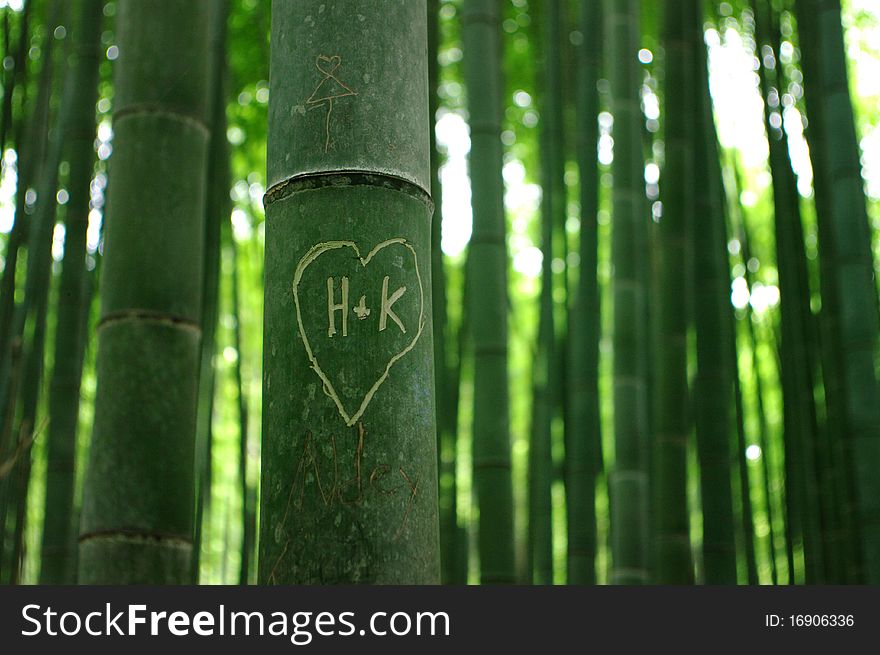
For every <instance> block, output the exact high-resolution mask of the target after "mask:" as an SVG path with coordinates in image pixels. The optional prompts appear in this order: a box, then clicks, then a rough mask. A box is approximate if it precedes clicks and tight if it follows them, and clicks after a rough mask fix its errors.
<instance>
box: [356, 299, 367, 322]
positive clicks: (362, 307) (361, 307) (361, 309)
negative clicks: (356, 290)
mask: <svg viewBox="0 0 880 655" xmlns="http://www.w3.org/2000/svg"><path fill="white" fill-rule="evenodd" d="M352 310H353V311H354V313H355V316H357V317H358V320H359V321H363V320H364V319H365V318H366V317H367V316H369V315H370V309H369V308H368V307H367V297H366V296H361V299H360V302H359V303H358V304H357V306H356V307H353V308H352Z"/></svg>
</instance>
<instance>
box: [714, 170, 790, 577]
mask: <svg viewBox="0 0 880 655" xmlns="http://www.w3.org/2000/svg"><path fill="white" fill-rule="evenodd" d="M728 164H729V165H728V169H727V170H728V172H730V173H731V174H732V177H733V181H732V191H731V193H729V194H728V195H727V198H728V204H729V207H730V233H731V234H732V235H735V237H736V240H737V242H738V243H739V245H740V259H741V260H742V263H743V275H744V279H745V280H746V287H747V289H748V291H749V294H751V291H752V281H753V280H752V273H751V270H750V269H749V268H748V262H749V260H750V259H751V250H750V242H749V238H748V236H747V226H746V215H745V209H744V207H743V206H742V203H741V202H740V200H739V198H740V193H741V190H742V183H741V179H740V172H739V163H738V161H737V159H736V156H735V155H734V156H733V157H732V161H729V162H728ZM745 311H746V315H745V317H744V318H743V319H742V320H741V321H737V323H738V324H743V325H745V330H746V332H745V335H746V343H747V346H748V350H749V353H750V358H751V359H750V361H751V369H752V380H753V383H754V403H755V410H754V411H755V414H756V415H757V417H756V418H757V422H758V439H757V445H758V447H759V448H760V450H761V488H762V493H763V500H764V510H765V512H766V514H767V525H768V528H769V529H768V535H767V537H768V539H767V541H768V545H767V548H768V551H769V552H768V558H769V560H770V581H771V583H772V584H774V585H776V584H778V582H779V573H778V567H777V563H776V537H775V529H774V525H775V519H774V517H775V515H776V510H775V509H774V507H773V501H774V498H773V494H772V492H771V486H772V485H771V469H772V470H775V469H774V468H773V466H771V464H770V459H771V455H770V450H769V447H770V446H769V437H768V433H769V427H768V425H767V415H766V412H765V411H764V384H763V381H762V375H761V367H760V364H759V357H758V353H757V345H758V341H757V336H756V334H755V326H754V313H753V311H752V307H751V304H748V305H746V308H745ZM734 331H735V332H742V330H738V329H737V328H736V327H735V328H734ZM736 352H737V353H738V352H739V350H738V349H737V350H736ZM737 357H738V355H737ZM737 363H738V362H737ZM739 380H740V376H739V373H737V377H736V381H737V382H739ZM739 393H740V394H742V392H741V391H740V392H739ZM741 400H742V399H741ZM744 411H745V409H744V408H743V412H744ZM756 547H757V546H756Z"/></svg>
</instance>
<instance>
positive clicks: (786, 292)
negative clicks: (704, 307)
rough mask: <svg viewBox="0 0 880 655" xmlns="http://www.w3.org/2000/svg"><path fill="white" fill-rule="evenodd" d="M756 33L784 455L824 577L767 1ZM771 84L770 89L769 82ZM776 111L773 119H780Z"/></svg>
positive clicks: (803, 329) (799, 258) (817, 572)
mask: <svg viewBox="0 0 880 655" xmlns="http://www.w3.org/2000/svg"><path fill="white" fill-rule="evenodd" d="M756 8H757V14H758V15H757V16H756V37H757V39H758V43H759V45H760V46H762V47H764V48H766V49H767V52H766V53H765V56H764V57H762V59H763V66H762V68H761V69H760V70H759V75H760V81H761V88H762V91H763V94H764V98H765V103H764V108H765V111H764V117H765V122H766V129H767V135H768V144H769V148H770V159H769V163H770V170H771V173H772V178H773V202H774V214H775V227H776V249H777V268H778V271H779V287H780V291H781V294H780V295H781V302H780V330H781V333H782V341H781V344H780V355H781V359H782V366H783V369H784V370H783V371H782V391H783V404H784V411H785V414H786V416H785V418H784V422H785V426H786V458H787V459H791V460H793V462H794V464H793V465H794V466H797V467H798V471H797V475H796V477H795V479H794V480H793V482H795V483H796V484H798V486H799V487H800V492H799V494H800V495H802V499H803V502H802V503H801V506H800V510H801V522H802V531H803V540H804V557H805V564H806V571H805V573H806V581H807V582H808V583H811V582H822V581H823V580H824V564H823V561H824V557H825V554H824V552H823V548H824V544H823V531H822V526H821V517H820V509H821V504H820V503H821V501H822V497H821V495H820V493H819V486H818V480H817V479H816V470H817V465H816V456H817V453H816V448H817V446H816V443H817V440H818V435H817V423H816V421H817V419H816V408H815V404H814V400H813V379H814V375H813V362H812V359H813V358H812V357H811V352H812V348H811V346H810V344H809V323H808V321H809V320H811V318H812V316H811V313H810V309H809V288H808V286H807V273H806V255H805V253H804V245H803V228H802V224H801V216H800V210H799V206H798V194H797V187H796V180H795V178H794V173H793V171H792V168H791V162H790V160H789V155H788V140H787V137H786V134H785V131H784V130H782V129H781V128H780V127H775V126H774V124H773V120H774V107H773V102H774V100H773V98H774V95H775V98H777V99H778V98H779V95H780V92H779V91H778V90H777V89H778V88H779V87H780V84H779V81H780V80H781V79H782V78H781V75H779V74H778V72H777V69H776V65H775V53H776V52H778V50H776V49H775V48H774V46H776V47H777V48H778V44H775V43H773V40H772V39H771V37H770V36H769V35H770V34H774V33H775V29H774V28H773V27H772V26H771V21H772V14H771V11H770V6H769V3H768V2H767V1H766V0H762V1H761V2H758V3H757V7H756ZM773 83H776V86H775V87H772V86H771V85H772V84H773ZM780 116H781V115H780V114H778V113H777V114H776V118H780Z"/></svg>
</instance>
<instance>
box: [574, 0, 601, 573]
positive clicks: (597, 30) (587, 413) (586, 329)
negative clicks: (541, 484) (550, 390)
mask: <svg viewBox="0 0 880 655" xmlns="http://www.w3.org/2000/svg"><path fill="white" fill-rule="evenodd" d="M580 30H581V33H582V34H584V35H585V39H584V43H583V44H582V45H581V47H580V52H579V54H578V64H579V65H578V71H579V75H578V77H577V136H578V140H577V156H578V169H579V171H580V205H581V211H580V216H581V225H580V251H579V254H580V279H579V280H578V286H577V293H576V295H575V298H574V303H573V305H572V309H571V313H570V316H569V328H568V345H569V353H570V362H569V366H568V368H567V373H568V380H567V385H566V387H567V390H568V406H569V408H570V412H569V425H570V427H569V430H568V433H569V435H570V438H569V440H568V443H567V444H566V452H565V470H566V483H565V488H566V500H567V506H566V516H567V522H568V583H569V584H595V582H596V478H597V477H598V475H599V474H600V473H601V457H600V454H599V450H600V442H601V429H600V421H599V419H600V415H599V338H600V304H599V280H598V255H599V231H598V222H597V214H598V211H599V168H598V162H597V158H596V148H597V146H598V140H599V134H598V124H597V121H598V115H599V93H598V90H597V84H598V81H599V77H600V74H601V58H602V52H601V49H602V40H601V37H600V35H601V34H602V3H601V2H600V1H599V0H587V1H586V2H583V3H582V4H581V14H580ZM586 35H589V36H586Z"/></svg>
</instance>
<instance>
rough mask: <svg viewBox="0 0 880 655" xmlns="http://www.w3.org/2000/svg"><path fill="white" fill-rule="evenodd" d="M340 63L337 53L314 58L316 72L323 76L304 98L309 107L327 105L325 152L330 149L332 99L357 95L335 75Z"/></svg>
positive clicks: (340, 59)
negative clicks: (307, 96) (306, 97)
mask: <svg viewBox="0 0 880 655" xmlns="http://www.w3.org/2000/svg"><path fill="white" fill-rule="evenodd" d="M341 64H342V57H340V56H339V55H333V56H332V57H328V56H327V55H318V57H317V58H316V59H315V68H317V69H318V72H319V73H321V74H322V75H323V76H324V77H322V78H321V80H320V81H319V82H318V86H316V87H315V90H314V91H312V95H310V96H309V98H308V100H306V104H307V105H309V109H315V108H316V107H323V106H324V104H326V105H327V118H326V119H325V121H324V131H325V133H326V138H325V141H324V152H325V153H326V152H327V151H328V150H329V149H330V115H331V114H332V113H333V101H334V100H336V99H338V98H345V97H347V96H356V95H357V92H356V91H354V90H352V89H351V88H349V87H348V86H347V85H345V84H343V83H342V82H341V81H340V80H339V78H338V77H336V75H335V73H336V69H337V68H339V66H340V65H341Z"/></svg>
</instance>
